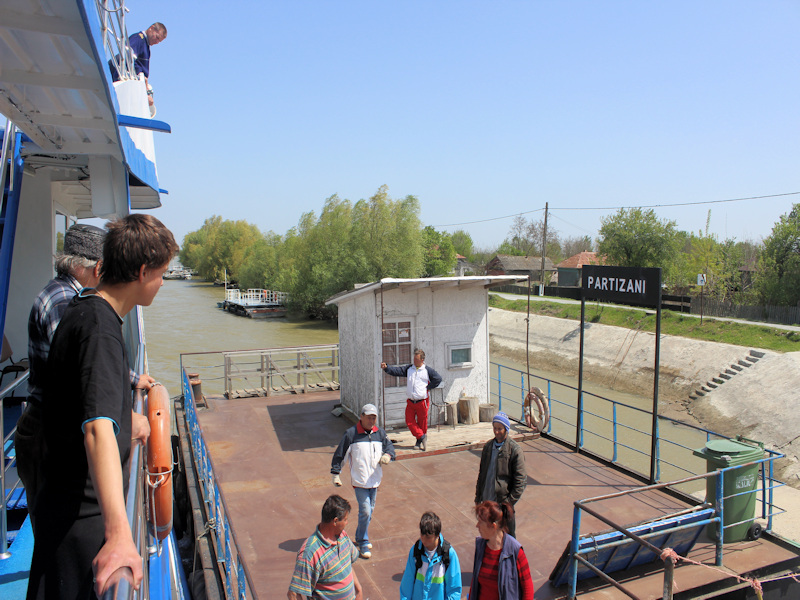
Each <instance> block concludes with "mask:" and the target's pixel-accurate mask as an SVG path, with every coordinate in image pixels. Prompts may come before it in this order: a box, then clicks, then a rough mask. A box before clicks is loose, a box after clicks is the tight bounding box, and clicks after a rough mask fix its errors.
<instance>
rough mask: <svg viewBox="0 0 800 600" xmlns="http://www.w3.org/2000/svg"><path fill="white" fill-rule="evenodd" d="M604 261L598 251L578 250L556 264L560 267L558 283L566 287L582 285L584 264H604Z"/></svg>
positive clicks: (557, 267)
mask: <svg viewBox="0 0 800 600" xmlns="http://www.w3.org/2000/svg"><path fill="white" fill-rule="evenodd" d="M602 264H603V261H602V260H601V259H600V257H598V256H597V252H578V253H577V254H575V255H573V256H570V257H569V258H567V259H565V260H562V261H561V262H560V263H558V264H557V265H556V269H558V285H559V286H562V287H564V286H566V287H580V286H581V272H582V269H583V265H602Z"/></svg>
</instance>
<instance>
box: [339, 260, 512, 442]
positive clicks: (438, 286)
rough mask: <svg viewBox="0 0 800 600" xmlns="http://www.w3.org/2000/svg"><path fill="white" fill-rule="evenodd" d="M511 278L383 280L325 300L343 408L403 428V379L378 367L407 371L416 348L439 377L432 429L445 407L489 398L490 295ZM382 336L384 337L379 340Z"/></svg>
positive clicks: (385, 424) (389, 426)
mask: <svg viewBox="0 0 800 600" xmlns="http://www.w3.org/2000/svg"><path fill="white" fill-rule="evenodd" d="M517 279H518V278H517V277H508V276H506V277H442V278H429V279H383V280H381V281H379V282H375V283H370V284H367V285H363V286H360V287H358V288H356V289H355V290H351V291H348V292H343V293H341V294H338V295H336V296H334V297H332V298H330V299H329V300H328V301H327V302H326V303H327V304H336V305H337V306H338V310H339V351H340V354H339V365H340V383H341V402H342V405H343V406H344V407H345V408H346V409H347V410H348V411H350V412H351V413H352V414H353V415H358V414H359V413H360V411H361V407H362V406H363V405H364V404H368V403H373V404H375V405H376V406H377V407H378V412H379V417H378V422H379V423H380V424H382V425H384V426H385V427H387V428H399V427H404V426H405V407H406V383H405V381H406V380H405V378H404V377H403V378H400V377H393V376H389V375H386V374H385V373H384V372H383V371H382V370H381V368H380V364H381V362H386V363H388V364H395V365H404V364H410V363H412V358H413V353H414V350H415V349H416V348H420V349H422V350H424V351H425V364H426V365H428V366H430V367H432V368H433V369H435V370H436V371H437V372H438V373H439V374H440V375H441V376H442V384H441V385H440V386H439V388H437V389H435V390H432V391H431V400H432V404H433V406H432V407H431V411H430V413H429V418H430V420H431V424H436V423H437V419H439V422H442V423H443V422H444V404H445V403H447V402H456V401H457V400H458V398H459V396H461V395H462V393H463V394H465V395H467V396H475V397H477V398H478V399H479V401H480V402H487V401H488V398H489V321H488V301H489V300H488V287H489V286H491V285H504V284H508V283H510V282H513V281H516V280H517ZM382 332H383V334H382Z"/></svg>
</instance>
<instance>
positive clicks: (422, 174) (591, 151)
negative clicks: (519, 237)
mask: <svg viewBox="0 0 800 600" xmlns="http://www.w3.org/2000/svg"><path fill="white" fill-rule="evenodd" d="M128 5H129V7H130V9H131V12H130V14H129V16H128V29H129V32H130V33H132V32H135V31H138V30H140V29H144V28H146V27H147V26H148V25H149V24H150V23H151V22H153V21H154V20H159V21H162V22H164V24H165V25H166V26H167V28H168V31H169V35H168V38H167V40H166V41H165V42H163V43H162V44H160V45H159V46H157V47H155V48H154V49H153V54H152V63H151V76H150V83H151V84H152V85H153V87H154V88H155V99H156V104H157V107H158V115H157V118H159V119H163V120H165V121H167V122H168V123H170V124H171V125H172V128H173V133H172V134H171V135H162V134H159V135H157V137H156V152H157V157H158V168H159V176H160V183H161V186H162V187H163V188H165V189H167V190H169V192H170V193H169V195H167V196H163V203H164V207H163V208H162V209H160V210H159V211H157V213H156V214H157V216H159V218H161V219H162V220H163V221H164V222H165V223H166V224H167V225H168V226H169V227H170V228H171V229H172V230H173V231H174V232H175V234H176V237H178V239H179V241H180V240H182V238H183V236H184V235H185V234H186V233H188V232H189V231H192V230H195V229H198V228H199V227H200V226H201V225H202V223H203V220H204V219H205V218H207V217H210V216H211V215H213V214H218V215H221V216H222V217H223V218H225V219H233V220H236V219H245V220H247V221H249V222H251V223H254V224H255V225H257V226H258V227H259V228H260V229H262V231H267V230H273V231H275V232H276V233H280V234H283V233H285V232H286V230H287V229H289V228H290V227H292V226H294V225H296V224H297V222H298V220H299V218H300V216H301V214H302V213H304V212H307V211H315V212H317V214H318V213H319V211H320V209H321V207H322V205H323V202H324V200H325V199H326V198H327V197H329V196H331V195H333V194H338V195H339V197H340V198H347V199H349V200H352V201H354V202H355V201H357V200H359V199H362V198H368V197H369V196H371V195H372V194H374V193H375V191H376V190H377V189H378V187H379V186H381V185H383V184H386V185H387V186H388V187H389V193H390V195H391V196H392V197H393V198H401V197H404V196H406V195H408V194H413V195H415V196H417V197H418V198H419V201H420V204H421V214H420V216H421V219H422V221H423V223H424V224H426V225H433V226H435V227H436V228H437V229H441V230H446V231H452V230H454V229H457V228H459V227H454V226H449V225H451V224H455V223H462V222H466V221H483V222H480V223H474V224H470V225H464V226H461V227H460V228H462V229H465V230H466V231H468V232H469V233H470V234H471V235H472V238H473V240H474V242H475V244H476V245H477V246H481V247H489V246H495V245H497V244H499V243H500V242H501V241H502V240H503V238H504V237H505V236H506V234H507V232H508V229H509V227H510V225H511V218H507V219H498V220H493V221H486V220H487V219H492V218H495V217H501V216H506V215H514V214H519V213H522V212H528V211H538V212H533V213H529V214H526V217H529V218H530V217H533V218H540V217H541V216H542V215H543V209H544V205H545V202H549V205H550V210H551V216H550V226H551V227H555V228H556V229H557V230H558V232H559V233H560V234H561V235H562V236H564V237H566V236H582V235H590V236H592V237H595V236H596V235H597V230H598V228H599V226H600V218H601V217H603V216H608V215H610V214H612V213H613V212H615V211H614V210H608V209H607V210H593V209H596V208H603V207H619V206H651V205H661V204H675V203H694V202H704V201H716V200H727V199H733V198H744V197H752V196H767V195H773V194H785V193H791V192H800V178H799V177H798V159H799V158H800V117H798V114H799V113H798V96H800V94H798V91H800V90H799V87H800V86H799V84H798V81H799V80H798V66H799V65H798V56H800V53H798V42H797V32H798V31H800V3H798V2H795V1H772V0H767V1H763V2H752V1H749V2H736V1H725V2H716V1H703V2H697V1H691V2H688V1H687V2H682V1H671V2H660V3H655V2H640V1H630V2H622V1H615V2H612V1H599V0H598V1H591V2H590V1H568V0H564V1H559V2H556V1H546V2H542V1H527V2H509V1H492V2H489V1H483V2H473V1H459V2H455V1H444V0H425V1H395V2H381V1H378V0H372V1H371V2H351V1H347V0H340V1H337V2H333V1H328V2H323V1H321V0H319V1H313V2H312V1H305V0H291V1H289V0H271V1H269V2H230V3H226V4H223V3H219V2H209V1H206V0H198V1H193V2H186V1H180V0H173V1H171V2H155V1H153V0H141V1H136V2H130V3H129V4H128ZM794 202H800V195H794V196H782V197H776V198H769V199H760V200H749V201H742V202H731V203H718V204H712V205H700V206H682V207H672V208H657V209H656V212H657V214H658V215H659V217H661V218H665V219H671V220H675V221H676V222H677V225H678V227H679V228H680V229H685V230H691V231H697V230H700V229H703V228H704V227H705V223H706V217H707V213H708V210H709V209H711V232H713V233H715V234H717V235H718V236H719V237H720V238H728V237H733V238H736V239H738V240H743V239H754V240H758V239H761V238H762V237H764V236H766V235H768V234H769V232H770V231H771V228H772V226H773V224H774V223H775V222H776V221H777V220H778V218H779V217H780V215H781V214H784V213H786V212H788V211H789V210H790V208H791V206H792V204H793V203H794ZM590 209H592V210H590Z"/></svg>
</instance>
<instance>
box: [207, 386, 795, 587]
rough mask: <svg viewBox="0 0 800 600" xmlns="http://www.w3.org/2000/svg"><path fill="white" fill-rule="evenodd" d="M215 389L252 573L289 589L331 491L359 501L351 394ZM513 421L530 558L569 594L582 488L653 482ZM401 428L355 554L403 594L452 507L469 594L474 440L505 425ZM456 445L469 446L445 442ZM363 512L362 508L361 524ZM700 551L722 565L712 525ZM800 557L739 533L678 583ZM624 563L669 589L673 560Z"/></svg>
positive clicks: (232, 508)
mask: <svg viewBox="0 0 800 600" xmlns="http://www.w3.org/2000/svg"><path fill="white" fill-rule="evenodd" d="M206 400H207V403H208V408H207V409H205V410H200V411H199V415H198V416H199V420H200V424H201V427H202V429H203V432H204V435H205V439H206V443H207V444H208V447H209V451H210V454H211V458H212V461H213V463H214V466H215V471H216V473H217V476H218V480H219V483H220V488H221V490H222V493H223V495H224V497H225V501H226V505H227V507H228V511H229V518H230V520H231V524H232V527H233V528H234V530H235V531H236V537H237V540H238V543H239V545H240V550H241V553H242V555H243V557H244V559H245V561H246V564H247V567H248V569H249V572H250V576H251V579H252V582H253V584H254V586H255V589H256V592H257V594H258V596H259V597H261V598H273V597H284V595H285V592H286V590H287V589H288V586H289V581H290V579H291V575H292V570H293V568H294V561H295V554H296V552H297V550H298V549H299V548H300V545H301V544H302V542H303V540H304V539H305V538H306V537H308V536H309V535H310V534H311V533H312V532H313V531H314V528H315V526H316V524H317V523H318V522H319V517H320V514H319V513H320V509H321V507H322V503H323V502H324V500H325V498H327V497H328V496H329V495H330V494H333V493H339V494H341V495H342V496H344V497H345V498H347V499H348V500H350V502H351V504H352V506H353V508H354V511H357V508H356V503H355V495H354V493H353V490H352V487H350V481H349V472H347V469H345V470H344V471H343V472H342V481H343V483H344V487H342V488H335V487H333V485H332V484H331V477H330V461H331V456H332V454H333V450H334V448H335V447H336V445H337V444H338V442H339V440H340V438H341V436H342V433H343V432H344V430H345V429H346V428H347V427H349V426H350V425H351V424H352V423H351V422H349V421H348V420H347V419H345V418H343V417H339V418H337V417H334V416H332V415H331V410H332V409H333V408H334V406H335V405H336V404H338V402H339V392H338V391H336V392H318V393H313V394H305V395H283V396H273V397H270V398H264V397H262V398H249V399H234V400H226V399H224V398H221V397H207V398H206ZM512 434H513V435H514V436H515V438H516V439H518V440H519V441H520V444H521V445H522V447H523V449H524V451H525V460H526V465H527V470H528V488H527V489H526V491H525V493H524V494H523V496H522V499H521V500H520V502H519V503H518V505H517V507H516V508H517V536H518V539H519V540H520V542H521V543H522V544H523V546H524V547H525V551H526V554H527V555H528V560H529V562H530V565H531V574H532V576H533V580H534V586H535V589H536V594H535V597H536V598H537V599H542V600H543V599H551V598H564V597H566V593H567V589H566V587H560V588H553V587H551V586H550V584H549V581H548V577H549V574H550V572H551V571H552V569H553V567H554V566H555V564H556V562H557V561H558V558H559V556H560V555H561V553H562V551H563V550H564V548H565V546H566V545H567V543H568V541H569V539H570V534H571V527H572V508H573V502H574V501H575V500H580V499H584V498H588V497H593V496H600V495H604V494H609V493H613V492H615V491H620V490H625V489H629V488H631V487H638V486H640V485H641V483H640V482H639V481H637V480H636V479H633V478H631V477H628V476H627V475H625V474H623V473H620V472H619V471H617V470H615V469H612V468H609V467H607V466H604V465H602V464H600V463H598V462H596V461H594V460H592V459H591V458H589V457H587V456H583V455H580V454H576V453H575V452H573V451H571V450H570V449H568V448H565V447H564V446H562V445H560V444H558V443H556V442H554V441H551V440H548V439H544V438H541V439H539V438H537V437H536V436H535V435H532V434H531V432H530V430H528V429H527V428H525V427H518V428H516V430H515V431H514V432H512ZM389 437H390V438H391V439H392V440H393V442H395V443H396V449H397V451H398V456H399V457H400V458H402V459H403V460H399V461H397V462H393V463H391V464H389V465H387V466H386V467H385V468H384V477H383V482H382V484H381V487H380V491H379V493H378V499H377V504H376V508H375V514H374V516H373V520H372V523H371V525H370V541H372V543H373V545H374V548H373V551H372V553H373V554H372V558H371V559H370V560H359V561H358V562H357V563H356V572H357V574H358V577H359V579H360V580H361V583H362V585H363V586H364V599H365V600H366V599H370V600H380V599H389V598H391V599H395V598H397V595H398V593H399V592H398V590H399V584H400V579H401V577H402V572H403V569H404V567H405V563H406V558H407V556H408V551H409V548H410V547H411V544H412V543H413V542H414V541H415V540H416V539H417V538H418V535H419V529H418V523H419V517H420V515H421V514H422V513H423V512H425V511H428V510H432V511H434V512H436V513H437V514H438V515H439V516H440V517H441V519H442V527H443V533H444V535H445V537H446V538H447V539H448V540H449V541H450V542H451V543H452V545H453V546H454V547H455V549H456V551H457V552H458V556H459V559H460V561H461V570H462V579H463V582H464V597H466V594H467V590H468V586H469V583H470V580H471V572H472V560H473V553H474V540H475V537H476V535H477V530H476V529H475V517H474V515H473V513H472V508H473V500H474V496H475V480H476V478H477V472H478V463H479V458H480V449H479V448H476V447H475V444H476V443H478V442H484V441H486V440H488V439H489V438H491V437H492V433H491V424H490V423H481V424H478V425H474V426H458V427H457V428H455V429H453V428H451V427H450V426H442V427H441V428H438V429H437V428H436V427H432V428H431V429H430V430H429V432H428V437H429V450H428V452H426V453H424V454H423V453H421V452H419V451H416V450H413V441H412V438H410V436H409V434H408V432H407V431H404V430H400V431H390V432H389ZM406 438H409V439H406ZM453 446H460V447H462V448H465V450H464V451H456V452H454V451H447V450H446V449H447V448H452V447H453ZM686 506H687V504H686V503H684V502H682V501H680V500H678V499H675V498H673V497H671V496H669V495H667V494H664V493H661V492H657V491H653V492H648V493H642V494H637V495H635V496H626V497H623V498H619V499H616V500H613V501H608V502H605V503H602V504H598V505H596V508H599V509H600V510H601V511H602V513H603V514H604V515H606V516H607V517H609V518H611V519H612V520H614V521H615V522H617V523H620V524H622V525H625V524H630V523H634V522H638V521H642V520H645V519H650V518H654V517H658V516H661V515H663V514H665V513H670V512H674V511H677V510H680V509H683V508H685V507H686ZM354 516H355V515H354ZM355 521H356V520H355V519H354V518H351V520H350V523H351V524H352V525H351V530H348V533H350V534H351V535H353V534H354V533H355ZM605 529H606V526H605V525H603V524H602V523H600V522H599V521H597V520H593V519H591V518H589V517H588V515H587V516H586V517H585V518H584V520H583V525H582V533H588V532H590V531H594V532H599V531H603V530H605ZM690 558H692V559H694V560H697V561H701V562H704V563H706V564H708V565H713V563H714V545H713V543H711V542H710V541H709V542H706V541H705V539H704V538H703V537H701V539H700V542H699V543H698V544H697V545H696V546H695V549H694V550H693V551H692V553H691V555H690ZM797 559H798V554H797V552H792V551H791V550H789V549H786V548H784V547H783V546H781V545H778V544H776V543H774V542H773V541H771V540H770V539H768V538H761V539H759V540H757V541H754V542H743V543H738V544H727V545H726V546H725V557H724V562H725V567H724V568H722V569H717V570H715V569H711V568H706V567H699V566H692V565H679V566H678V567H677V568H676V570H675V583H676V591H679V592H680V595H679V596H676V597H687V598H688V597H696V596H692V595H691V593H690V591H691V590H694V589H697V588H698V587H701V586H707V585H710V584H713V583H714V582H718V581H721V580H727V579H729V578H730V577H731V575H732V574H734V573H735V574H741V573H750V572H753V571H757V570H758V569H761V568H765V567H769V566H771V565H775V564H779V563H784V562H787V561H794V563H795V567H796V563H797ZM619 575H620V574H617V577H618V578H619ZM622 575H623V577H622V578H621V579H622V581H624V582H625V585H626V587H628V588H629V589H630V591H631V592H633V593H634V594H636V595H637V596H638V597H639V598H642V599H645V598H652V599H655V598H661V592H662V586H663V571H662V566H661V563H660V562H659V563H655V564H653V565H650V566H648V567H646V568H644V569H637V570H635V571H631V572H628V573H625V574H622ZM586 584H591V585H592V586H595V589H591V588H590V587H587V585H586ZM586 584H584V585H583V586H582V587H581V588H580V589H581V590H583V592H582V593H581V594H580V596H581V598H592V599H596V598H597V599H599V598H624V597H625V596H624V595H623V594H622V593H621V592H619V591H617V590H615V589H613V588H610V587H609V586H607V585H602V586H601V585H600V583H599V580H597V579H595V580H591V581H589V582H586ZM683 594H689V595H683Z"/></svg>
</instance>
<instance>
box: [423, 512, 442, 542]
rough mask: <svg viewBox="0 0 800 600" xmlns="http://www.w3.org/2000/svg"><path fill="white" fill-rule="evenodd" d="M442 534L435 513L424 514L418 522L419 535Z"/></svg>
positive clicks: (439, 522)
mask: <svg viewBox="0 0 800 600" xmlns="http://www.w3.org/2000/svg"><path fill="white" fill-rule="evenodd" d="M440 533H442V521H441V519H440V518H439V517H438V515H437V514H436V513H435V512H430V511H429V512H426V513H425V514H424V515H422V518H421V519H420V520H419V534H420V535H436V536H438V535H439V534H440Z"/></svg>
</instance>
